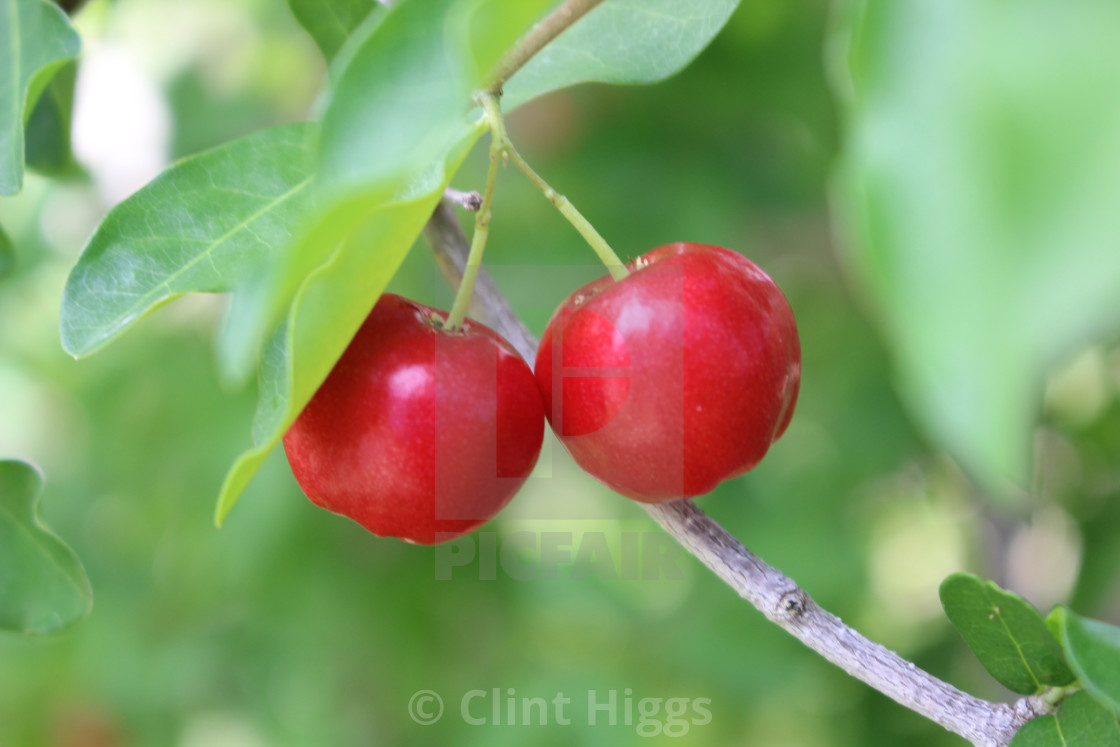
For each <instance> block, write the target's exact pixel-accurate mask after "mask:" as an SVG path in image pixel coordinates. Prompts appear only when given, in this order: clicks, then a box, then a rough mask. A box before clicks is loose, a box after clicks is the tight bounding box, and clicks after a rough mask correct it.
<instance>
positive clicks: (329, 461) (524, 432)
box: [284, 293, 544, 544]
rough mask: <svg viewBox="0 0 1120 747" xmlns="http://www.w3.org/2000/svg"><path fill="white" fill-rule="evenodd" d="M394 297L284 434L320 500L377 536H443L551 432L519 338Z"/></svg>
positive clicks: (478, 511) (515, 474)
mask: <svg viewBox="0 0 1120 747" xmlns="http://www.w3.org/2000/svg"><path fill="white" fill-rule="evenodd" d="M446 316H447V314H446V312H443V311H437V310H435V309H431V308H428V307H427V306H423V305H421V304H418V303H414V302H412V301H409V300H407V299H404V298H401V297H400V296H395V295H392V294H388V293H387V294H385V295H383V296H382V297H381V299H380V300H379V301H378V302H377V305H376V306H375V307H374V309H373V311H372V312H370V315H369V317H367V318H366V320H365V322H364V323H363V324H362V327H361V329H359V330H358V333H357V335H355V337H354V339H353V341H352V342H351V343H350V346H349V347H348V348H347V349H346V352H345V353H344V354H343V355H342V358H341V359H339V361H338V363H337V364H336V365H335V367H334V370H332V371H331V373H330V375H329V376H328V377H327V379H326V381H324V382H323V385H322V386H321V387H320V388H319V391H318V392H316V393H315V396H314V397H313V398H312V399H311V402H310V403H309V404H308V405H307V407H306V408H305V409H304V410H303V412H302V413H301V414H300V416H299V418H298V419H297V420H296V422H295V423H294V424H293V425H292V427H291V429H290V430H289V431H288V433H287V435H285V436H284V450H285V452H287V455H288V462H289V463H290V464H291V466H292V472H293V473H294V474H295V477H296V480H297V481H298V482H299V484H300V487H301V488H303V492H304V493H306V494H307V497H308V498H310V499H311V501H312V502H313V503H315V504H317V505H319V506H322V507H323V508H326V509H329V510H331V511H334V512H335V513H339V514H342V515H343V516H348V517H350V518H351V519H353V520H354V521H356V522H358V523H359V524H361V525H362V526H364V527H365V528H366V529H369V530H370V531H371V532H373V533H374V534H378V535H383V536H392V537H400V538H401V539H404V540H407V541H409V542H416V543H423V544H433V543H435V542H442V541H445V540H449V539H452V538H454V537H456V536H459V535H462V534H465V533H467V532H470V531H471V530H473V529H475V528H476V527H478V526H480V525H481V524H483V523H485V522H486V521H487V520H488V519H490V518H491V517H493V516H494V514H496V513H497V512H498V511H499V510H500V509H501V508H502V507H503V506H504V505H505V504H506V503H507V502H508V501H509V499H510V498H511V497H513V494H514V493H516V492H517V490H518V489H519V488H520V487H521V485H522V483H524V482H525V478H526V477H528V475H529V472H530V471H531V470H532V469H533V465H534V464H536V461H537V456H538V455H539V453H540V448H541V441H542V439H543V437H544V411H543V407H542V403H541V395H540V392H539V390H538V388H537V384H536V380H535V379H534V378H533V373H532V371H531V370H530V369H529V366H528V365H526V363H525V361H523V360H522V359H521V358H520V357H519V356H518V355H517V353H516V352H515V351H514V350H513V348H512V347H510V345H509V343H508V342H506V341H505V340H504V339H503V338H502V337H500V336H499V335H498V334H497V333H496V332H494V331H493V330H492V329H490V328H489V327H486V326H485V325H482V324H479V323H477V322H474V321H470V320H467V321H466V322H465V323H464V324H463V326H462V328H461V329H460V330H458V331H456V332H446V331H444V330H443V329H442V327H441V326H440V322H442V321H443V319H445V318H446Z"/></svg>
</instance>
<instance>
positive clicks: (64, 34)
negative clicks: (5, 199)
mask: <svg viewBox="0 0 1120 747" xmlns="http://www.w3.org/2000/svg"><path fill="white" fill-rule="evenodd" d="M0 19H2V21H3V22H2V23H0V71H3V73H2V74H0V195H14V194H16V193H17V192H19V190H20V188H21V187H22V186H23V159H24V140H23V128H24V123H25V121H26V119H27V115H28V114H29V111H27V108H30V107H34V106H35V102H36V101H37V100H38V98H39V94H40V93H42V91H43V89H44V88H45V87H46V85H47V83H48V82H49V80H50V76H51V75H52V74H53V73H54V72H55V71H56V70H57V68H58V67H59V66H60V65H61V64H62V63H63V62H64V61H65V60H68V59H71V58H73V57H76V56H77V55H78V50H79V49H80V48H81V39H80V38H79V37H78V34H77V32H76V31H74V29H73V28H72V27H71V26H70V21H69V20H68V19H67V18H66V14H65V13H63V12H62V10H61V9H59V7H58V6H57V5H55V4H54V3H51V2H48V1H47V0H0Z"/></svg>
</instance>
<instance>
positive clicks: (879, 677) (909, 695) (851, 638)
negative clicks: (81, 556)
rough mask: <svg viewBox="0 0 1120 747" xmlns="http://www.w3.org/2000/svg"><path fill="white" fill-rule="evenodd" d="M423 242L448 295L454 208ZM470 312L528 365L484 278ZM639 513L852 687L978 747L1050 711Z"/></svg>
mask: <svg viewBox="0 0 1120 747" xmlns="http://www.w3.org/2000/svg"><path fill="white" fill-rule="evenodd" d="M424 236H425V238H426V239H427V240H428V243H429V244H430V245H431V247H432V251H433V252H434V254H435V258H436V261H437V263H438V264H439V267H440V269H441V271H442V272H443V274H444V276H445V277H446V278H447V280H448V282H450V283H451V284H452V286H453V287H455V286H457V285H458V283H459V279H460V278H461V277H462V273H463V266H464V265H465V264H466V258H467V251H468V248H469V244H468V242H467V239H466V236H465V235H464V233H463V228H462V226H461V225H460V223H459V220H458V218H457V217H456V215H455V212H454V210H453V209H452V208H451V207H450V206H449V205H448V204H447V203H446V202H441V203H440V205H439V207H437V208H436V210H435V213H434V214H433V215H432V218H431V220H430V221H429V222H428V225H427V226H426V228H425V229H424ZM470 310H471V316H473V317H475V318H476V319H479V320H480V321H483V322H485V323H486V324H489V325H490V326H491V327H493V328H494V329H495V330H496V331H498V332H499V333H500V334H502V336H504V337H505V338H506V339H507V340H509V341H510V343H511V344H512V345H513V346H514V347H515V348H516V349H517V351H518V352H519V353H521V355H522V356H524V358H525V360H527V361H530V362H532V361H533V360H534V359H535V358H536V352H537V345H538V341H537V339H536V338H535V337H534V336H533V333H532V332H530V331H529V329H528V328H527V327H526V326H525V324H524V323H523V322H522V321H521V319H520V318H519V317H518V316H517V314H516V313H515V312H514V310H513V308H512V307H511V306H510V303H509V301H508V300H507V299H506V297H505V296H504V295H502V292H501V291H500V290H498V287H497V286H496V285H495V284H494V281H493V279H492V278H491V277H490V275H489V274H488V273H486V272H485V270H483V271H482V272H481V273H480V274H479V277H478V283H477V284H476V286H475V291H474V298H473V299H472V301H471V309H470ZM642 507H643V508H644V509H645V510H646V512H647V513H648V514H649V515H650V516H651V517H652V518H653V520H654V521H656V522H657V523H658V524H660V525H661V527H662V528H663V529H664V530H665V531H666V532H668V533H669V534H670V535H672V536H673V538H674V539H676V540H677V541H678V542H679V543H680V544H681V545H682V546H683V547H684V548H685V549H686V550H688V552H690V553H691V554H692V555H694V556H695V557H696V559H697V560H699V561H700V562H701V563H703V564H704V565H706V566H708V568H710V569H711V570H712V571H713V572H714V573H715V574H716V575H717V576H719V577H720V578H721V579H722V580H723V581H724V582H725V583H726V584H727V585H728V586H730V587H731V588H732V589H734V590H735V591H736V592H738V594H739V595H740V596H741V597H743V598H744V599H746V600H747V601H748V602H750V603H751V604H752V605H754V606H755V608H757V609H758V611H759V612H761V613H762V614H763V615H765V616H766V617H767V618H768V619H769V620H771V621H772V622H774V623H776V624H777V625H779V626H780V627H782V628H783V629H785V630H786V631H787V632H789V633H790V634H791V635H793V636H794V637H795V638H797V639H798V640H800V641H801V642H802V643H804V644H805V645H806V646H808V647H809V648H811V649H813V650H814V651H816V652H817V653H819V654H820V655H821V656H823V657H824V658H826V659H828V660H829V661H830V662H832V663H833V664H835V665H836V666H838V667H840V668H841V669H843V670H844V671H845V672H847V673H848V674H850V675H852V676H853V677H855V678H856V679H859V680H861V681H862V682H864V683H866V684H868V685H870V686H871V687H873V688H875V689H876V690H878V691H879V692H881V693H883V694H884V695H886V696H888V697H890V698H892V699H894V700H895V701H897V702H899V703H901V704H902V705H904V706H906V707H907V708H909V709H911V710H913V711H915V712H917V713H919V714H921V715H922V716H925V717H926V718H928V719H930V720H931V721H933V722H935V723H937V724H940V725H941V726H943V727H944V728H946V729H948V730H949V731H951V732H953V733H955V734H959V735H960V736H962V737H964V738H965V739H967V740H968V741H969V742H971V743H972V744H974V745H976V746H977V747H1004V746H1005V745H1007V744H1008V743H1009V742H1010V741H1011V738H1012V737H1013V736H1015V733H1016V732H1017V731H1018V730H1019V727H1020V726H1022V725H1023V724H1024V723H1026V722H1027V721H1029V720H1030V719H1032V718H1034V717H1035V716H1037V715H1040V714H1041V713H1044V712H1047V711H1049V710H1050V709H1049V708H1048V707H1047V706H1046V705H1045V704H1044V703H1043V702H1042V701H1041V700H1040V699H1036V698H1023V699H1021V700H1020V701H1018V702H1017V703H1016V704H1015V705H1014V706H1011V705H1009V704H1007V703H992V702H989V701H986V700H981V699H979V698H976V697H973V696H971V695H969V694H967V693H964V692H961V691H960V690H958V689H957V688H955V687H953V686H952V685H950V684H948V683H946V682H942V681H941V680H939V679H937V678H936V677H934V676H933V675H931V674H929V673H928V672H925V671H923V670H921V669H919V668H918V667H916V666H915V665H914V664H912V663H911V662H908V661H906V660H905V659H903V658H902V657H900V656H899V655H898V654H896V653H894V652H893V651H890V650H889V649H887V648H885V647H883V646H881V645H879V644H878V643H875V642H873V641H870V640H868V639H867V638H865V637H864V636H862V635H861V634H859V633H858V632H856V631H855V630H853V629H852V628H850V627H848V626H847V625H845V624H844V623H843V622H842V621H841V620H840V618H838V617H837V616H836V615H833V614H832V613H830V612H828V611H827V610H825V609H822V608H821V607H820V606H819V605H818V604H817V603H816V602H814V601H813V599H812V598H811V597H810V596H809V595H808V594H807V593H806V592H805V591H804V590H802V589H801V588H799V587H798V586H797V584H795V583H794V582H793V581H792V580H790V579H789V578H787V577H786V576H785V575H783V574H782V573H781V571H778V570H777V569H775V568H772V567H771V566H769V565H767V564H766V563H765V562H764V561H763V560H762V559H761V558H759V557H758V556H757V555H755V554H754V553H752V552H751V551H750V550H748V549H747V548H745V547H744V546H743V544H742V543H741V542H739V540H737V539H735V537H733V536H732V535H731V534H729V533H728V532H727V530H725V529H724V528H723V527H722V526H720V525H719V524H718V523H716V522H715V521H714V520H712V519H711V518H710V517H709V516H708V515H707V514H705V513H704V512H703V511H702V510H700V509H699V508H698V507H697V506H696V505H695V504H694V503H693V502H692V501H688V500H681V501H675V502H673V503H666V504H660V505H648V504H642Z"/></svg>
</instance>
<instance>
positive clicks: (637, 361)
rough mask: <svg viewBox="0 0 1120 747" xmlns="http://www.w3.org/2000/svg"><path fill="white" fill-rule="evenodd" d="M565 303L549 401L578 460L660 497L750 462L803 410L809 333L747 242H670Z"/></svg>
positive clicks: (550, 367) (711, 481)
mask: <svg viewBox="0 0 1120 747" xmlns="http://www.w3.org/2000/svg"><path fill="white" fill-rule="evenodd" d="M629 268H630V270H631V274H630V275H629V276H628V277H626V278H624V279H622V280H619V281H617V282H615V281H613V280H611V279H610V278H609V277H605V278H601V279H599V280H596V281H595V282H592V283H589V284H588V285H586V286H584V287H583V288H581V289H579V290H578V291H576V292H575V293H573V294H572V295H571V296H569V297H568V298H567V300H565V301H564V303H563V304H561V305H560V308H559V309H557V310H556V313H555V314H553V316H552V319H551V320H550V321H549V323H548V327H547V329H545V333H544V337H542V338H541V346H540V350H539V352H538V354H537V361H536V376H537V381H538V383H539V384H540V387H541V393H542V394H543V396H544V402H545V414H546V415H547V416H548V419H549V422H550V423H551V424H552V427H553V430H555V431H556V433H557V435H558V436H559V438H560V440H561V441H562V442H563V443H564V445H565V446H566V447H567V449H568V451H569V452H571V454H572V456H573V457H574V458H575V460H576V461H577V462H578V463H579V464H580V466H582V467H583V468H584V469H585V470H587V471H588V472H589V473H591V475H593V476H594V477H596V478H597V479H599V480H600V481H602V482H603V483H605V484H607V485H608V486H610V487H611V488H613V489H615V490H617V491H618V492H620V493H622V494H623V495H626V496H629V497H630V498H634V499H635V500H639V501H644V502H647V503H661V502H665V501H671V500H675V499H678V498H687V497H691V496H694V495H701V494H703V493H707V492H709V491H711V490H712V489H713V488H715V486H716V485H718V484H719V483H720V482H722V481H723V480H726V479H727V478H729V477H735V476H736V475H741V474H743V473H744V472H747V471H748V470H750V469H752V468H753V467H754V466H755V465H756V464H758V462H759V460H761V459H762V457H763V456H764V455H765V454H766V451H767V449H768V448H769V447H770V444H771V443H773V442H774V441H775V440H776V439H777V438H778V437H779V436H780V435H782V433H783V432H784V431H785V429H786V426H787V425H789V421H790V418H791V417H792V415H793V408H794V404H795V403H796V401H797V392H798V387H799V385H800V382H801V347H800V344H799V343H798V339H797V326H796V324H795V323H794V319H793V312H792V310H791V309H790V307H789V303H788V302H787V301H786V299H785V296H783V295H782V292H781V291H780V290H778V286H776V285H775V284H774V281H773V280H771V279H770V277H769V276H768V275H766V273H764V272H763V271H762V270H760V269H759V268H758V266H757V265H755V264H754V263H753V262H751V261H750V260H748V259H746V258H745V257H743V256H742V255H741V254H738V253H736V252H733V251H730V250H728V249H722V248H720V247H715V246H706V245H703V244H684V243H680V244H669V245H667V246H662V247H659V248H657V249H654V250H653V251H651V252H649V253H647V254H645V255H644V256H642V257H640V258H638V259H637V260H635V261H633V262H631V263H630V265H629Z"/></svg>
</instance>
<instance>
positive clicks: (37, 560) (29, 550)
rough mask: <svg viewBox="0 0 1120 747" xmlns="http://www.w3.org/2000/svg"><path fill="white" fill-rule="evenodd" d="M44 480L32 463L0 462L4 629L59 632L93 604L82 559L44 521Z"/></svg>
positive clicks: (0, 606) (0, 618) (0, 590)
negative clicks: (40, 504) (38, 506)
mask: <svg viewBox="0 0 1120 747" xmlns="http://www.w3.org/2000/svg"><path fill="white" fill-rule="evenodd" d="M42 484H43V480H42V478H41V477H40V476H39V473H38V471H36V470H35V468H34V467H32V466H31V465H29V464H25V463H24V462H20V461H15V460H0V629H4V630H11V631H16V632H20V633H29V634H43V633H54V632H56V631H58V630H61V629H63V628H65V627H67V626H68V625H73V624H74V623H76V622H78V621H79V620H81V619H82V618H83V617H85V616H86V615H87V614H89V610H90V607H91V606H92V605H93V592H92V591H91V590H90V586H89V579H88V578H86V573H85V570H84V569H83V568H82V564H81V562H80V561H79V560H78V557H77V556H76V555H75V554H74V551H73V550H71V549H70V548H69V547H67V546H66V545H65V544H64V543H63V542H62V540H60V539H59V538H58V537H56V536H55V535H54V534H52V533H51V532H50V530H48V529H47V528H46V527H44V526H43V525H42V524H41V523H40V522H39V517H38V515H37V513H36V510H35V503H36V501H37V499H38V496H39V491H40V489H41V488H42Z"/></svg>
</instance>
